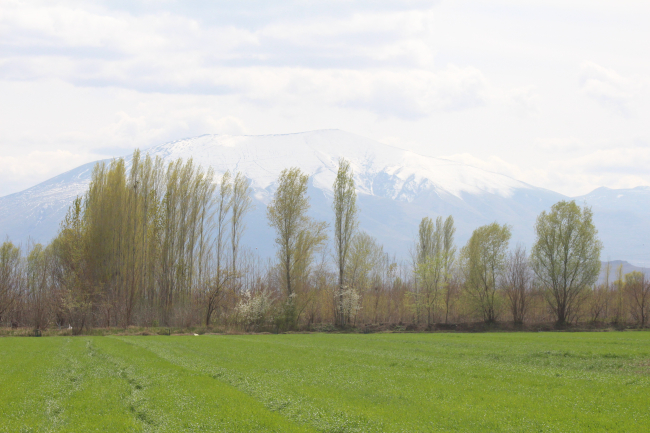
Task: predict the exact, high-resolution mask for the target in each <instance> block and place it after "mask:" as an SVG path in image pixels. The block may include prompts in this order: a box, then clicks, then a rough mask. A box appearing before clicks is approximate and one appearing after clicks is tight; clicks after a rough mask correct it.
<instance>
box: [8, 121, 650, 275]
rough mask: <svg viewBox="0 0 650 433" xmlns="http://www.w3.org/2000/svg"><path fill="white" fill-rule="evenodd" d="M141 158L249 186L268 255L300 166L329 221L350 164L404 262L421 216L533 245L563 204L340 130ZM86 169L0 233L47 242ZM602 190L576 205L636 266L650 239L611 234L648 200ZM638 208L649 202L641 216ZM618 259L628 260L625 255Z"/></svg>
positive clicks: (37, 199) (37, 196)
mask: <svg viewBox="0 0 650 433" xmlns="http://www.w3.org/2000/svg"><path fill="white" fill-rule="evenodd" d="M146 151H147V152H148V153H150V154H151V155H159V156H161V157H163V158H164V159H165V160H166V161H173V160H175V159H178V158H183V159H187V158H193V159H194V161H195V162H196V163H197V164H200V165H201V166H203V167H208V166H211V167H212V168H214V170H215V171H216V173H217V174H221V173H223V172H225V171H226V170H231V171H241V172H243V173H244V174H245V175H246V176H247V177H248V178H249V179H251V181H252V186H253V188H254V191H255V192H254V196H255V202H256V207H255V210H254V211H253V212H252V213H251V214H250V215H249V216H248V221H247V226H248V230H247V234H246V236H245V238H244V242H245V243H246V244H248V246H249V247H251V248H253V249H255V248H257V250H258V251H259V252H260V253H262V254H263V255H270V254H272V251H273V234H272V232H271V231H270V229H269V227H268V224H267V222H266V215H265V212H266V210H265V206H266V204H267V203H268V202H269V200H270V198H271V196H272V194H273V191H274V189H275V182H276V179H277V178H278V175H279V174H280V172H281V171H282V170H283V169H285V168H289V167H300V168H301V169H302V170H303V171H305V172H306V173H309V174H310V175H311V179H310V196H311V202H312V215H313V216H314V217H316V218H319V219H321V220H326V221H331V219H332V212H331V209H330V202H331V196H332V184H333V183H334V178H335V175H336V170H337V168H338V160H339V158H340V157H344V158H346V159H347V160H349V161H350V162H351V165H352V168H353V170H354V174H355V183H356V185H357V189H358V193H359V198H358V204H359V208H360V213H359V216H360V220H361V228H362V229H363V230H365V231H367V232H369V233H370V234H372V235H373V236H375V237H377V238H378V239H379V241H380V242H382V243H383V244H384V246H385V249H386V250H387V251H389V252H394V253H396V254H397V255H398V256H401V257H406V256H407V255H408V248H409V246H410V245H411V244H412V242H413V239H414V236H415V234H416V233H417V225H418V223H419V221H420V220H421V218H422V217H424V216H431V217H435V216H438V215H442V216H445V217H446V216H447V215H453V216H454V219H455V221H456V225H457V227H458V231H457V243H458V244H459V245H462V244H463V243H464V242H466V240H467V239H468V238H469V236H470V235H471V232H472V230H473V229H474V228H476V227H478V226H479V225H482V224H486V223H490V222H493V221H498V222H500V223H509V224H511V225H512V228H513V242H523V243H524V244H528V245H530V244H531V243H532V240H533V225H534V222H535V218H536V216H537V215H538V214H539V212H541V211H542V210H546V209H549V208H550V206H551V205H553V204H554V203H556V202H557V201H559V200H563V199H566V198H567V197H565V196H563V195H561V194H558V193H555V192H553V191H549V190H546V189H543V188H537V187H534V186H531V185H529V184H526V183H524V182H520V181H518V180H515V179H512V178H509V177H507V176H504V175H501V174H497V173H492V172H488V171H485V170H481V169H478V168H475V167H472V166H468V165H464V164H461V163H458V162H453V161H449V160H445V159H440V158H433V157H428V156H423V155H419V154H416V153H413V152H410V151H407V150H403V149H399V148H397V147H393V146H388V145H385V144H382V143H379V142H377V141H374V140H370V139H367V138H363V137H359V136H357V135H353V134H349V133H346V132H343V131H338V130H325V131H313V132H305V133H297V134H287V135H264V136H224V135H204V136H200V137H196V138H190V139H184V140H178V141H175V142H171V143H166V144H161V145H158V146H154V147H151V148H149V149H147V150H146ZM127 159H128V157H127ZM92 166H93V163H91V164H86V165H83V166H81V167H79V168H77V169H74V170H71V171H69V172H67V173H63V174H61V175H59V176H57V177H54V178H52V179H50V180H48V181H46V182H43V183H41V184H39V185H36V186H34V187H32V188H29V189H27V190H25V191H22V192H19V193H16V194H11V195H8V196H5V197H1V198H0V234H2V233H6V234H7V235H8V236H9V237H10V238H11V239H12V240H15V241H23V242H24V241H25V240H26V239H27V238H28V237H31V238H32V239H34V240H37V241H43V242H47V241H48V240H50V239H51V238H52V237H53V236H54V235H55V234H56V231H57V229H58V226H59V222H60V221H61V220H62V219H63V216H64V215H65V212H66V210H67V207H68V206H69V204H70V203H71V202H72V200H73V199H74V197H76V196H77V195H79V194H82V193H83V192H84V191H85V190H86V188H87V186H88V183H89V181H90V176H91V171H92ZM609 191H614V192H613V194H617V193H616V191H615V190H602V189H599V190H596V191H594V192H593V193H591V194H588V195H587V196H584V197H579V198H578V200H579V202H580V203H582V201H586V202H587V203H588V204H592V201H593V204H594V210H596V211H597V212H596V218H597V223H598V222H599V221H601V222H602V223H603V224H602V225H601V224H599V227H598V228H599V230H600V232H601V235H602V237H603V239H604V240H606V242H605V245H606V249H607V252H606V254H607V253H609V254H611V257H612V258H616V259H625V260H630V261H632V262H639V259H640V258H641V257H640V256H639V257H636V258H635V257H633V255H634V254H636V253H637V249H635V250H630V249H627V250H626V246H627V245H629V244H630V242H632V241H634V242H636V241H638V240H643V239H646V238H647V234H646V235H644V236H646V237H645V238H644V237H643V236H636V237H635V238H634V239H631V238H627V239H624V238H621V239H617V236H618V234H619V232H620V230H619V231H617V229H616V226H617V221H616V218H617V216H618V215H625V216H626V217H627V218H628V219H632V220H634V224H637V225H642V219H643V215H645V214H644V213H643V211H644V209H648V208H650V207H648V206H647V204H648V202H649V201H650V200H649V198H650V191H647V190H639V191H640V196H633V195H632V193H631V192H629V191H637V190H624V191H625V192H621V194H623V196H624V197H629V199H628V198H626V199H622V197H619V199H618V202H619V203H621V206H620V208H619V207H616V205H615V204H616V201H614V202H612V200H611V199H610V198H608V197H609V196H607V194H609ZM599 194H600V195H599ZM641 202H643V203H646V205H645V207H644V205H642V204H639V203H641ZM634 203H637V207H636V208H634V205H633V204H634ZM621 212H622V213H623V214H621ZM638 215H642V218H637V216H638ZM635 218H636V219H635ZM646 221H647V219H646ZM634 224H633V226H634ZM635 227H636V226H635ZM646 232H650V230H646ZM610 233H613V235H612V236H611V239H610V236H609V234H610ZM645 245H648V243H646V244H645ZM641 247H643V245H641ZM642 250H643V248H638V253H639V254H642V253H643V252H644V251H642ZM610 251H611V253H610ZM624 251H627V252H628V253H629V254H622V253H623V252H624ZM614 253H615V254H614ZM619 253H621V254H619Z"/></svg>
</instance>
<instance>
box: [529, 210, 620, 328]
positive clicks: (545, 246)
mask: <svg viewBox="0 0 650 433" xmlns="http://www.w3.org/2000/svg"><path fill="white" fill-rule="evenodd" d="M535 233H536V241H535V245H534V246H533V249H532V251H531V265H532V268H533V270H534V271H535V274H536V275H537V277H538V278H539V280H540V281H541V282H542V284H543V285H544V288H545V289H546V298H547V301H548V304H549V306H550V307H551V309H552V310H553V312H554V313H555V316H556V319H557V323H558V324H560V325H563V324H565V323H566V322H569V321H571V320H572V319H573V318H574V317H575V315H576V314H577V308H578V305H579V303H580V301H581V297H582V295H583V293H584V291H585V290H586V289H587V288H588V287H590V286H592V285H593V284H594V283H595V282H596V279H597V278H598V273H599V272H600V266H601V263H600V251H601V250H602V248H603V245H602V243H601V242H600V240H598V238H597V234H598V231H597V230H596V227H595V226H594V223H593V212H592V211H591V208H589V207H586V206H585V207H584V208H580V207H579V206H578V205H577V204H576V203H575V201H570V202H567V201H561V202H559V203H556V204H554V205H553V207H552V208H551V211H550V212H548V213H547V212H542V213H541V214H540V215H539V217H537V223H536V224H535ZM619 279H620V280H621V281H622V276H621V277H620V278H619Z"/></svg>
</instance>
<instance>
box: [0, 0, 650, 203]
mask: <svg viewBox="0 0 650 433" xmlns="http://www.w3.org/2000/svg"><path fill="white" fill-rule="evenodd" d="M648 23H650V2H648V1H627V0H617V1H598V0H590V1H579V0H578V1H570V0H563V1H560V0H557V1H556V0H529V1H525V2H523V1H521V0H500V1H487V0H486V1H464V0H456V1H419V0H400V1H381V0H365V1H349V0H328V1H310V0H302V1H289V0H285V1H282V2H274V1H270V0H260V1H252V0H239V1H236V2H234V1H228V2H226V1H210V2H206V1H192V0H185V1H173V0H159V1H153V0H128V1H126V0H125V1H120V0H113V1H106V2H101V1H98V2H90V1H61V2H56V1H43V2H39V1H29V2H25V1H15V0H0V196H4V195H7V194H11V193H14V192H18V191H21V190H23V189H25V188H28V187H30V186H33V185H35V184H37V183H39V182H41V181H44V180H46V179H49V178H50V177H52V176H54V175H57V174H59V173H61V172H64V171H66V170H69V169H72V168H75V167H77V166H79V165H81V164H82V163H86V162H90V161H94V160H98V159H106V158H111V157H116V156H121V155H126V154H129V153H131V151H132V150H133V149H135V148H141V149H144V148H147V147H149V146H152V145H156V144H160V143H164V142H168V141H172V140H176V139H180V138H187V137H192V136H198V135H201V134H235V135H238V134H252V135H258V134H283V133H293V132H301V131H310V130H317V129H332V128H334V129H342V130H345V131H348V132H352V133H355V134H358V135H361V136H364V137H368V138H372V139H376V140H379V141H381V142H384V143H387V144H391V145H394V146H397V147H400V148H404V149H409V150H413V151H415V152H418V153H421V154H425V155H429V156H437V157H444V158H449V159H453V160H457V161H461V162H465V163H467V164H470V165H474V166H477V167H480V168H484V169H486V170H490V171H494V172H498V173H502V174H505V175H508V176H511V177H514V178H516V179H519V180H522V181H525V182H528V183H530V184H532V185H535V186H539V187H544V188H548V189H551V190H554V191H557V192H560V193H563V194H566V195H569V196H578V195H582V194H586V193H588V192H590V191H591V190H593V189H595V188H597V187H600V186H605V187H609V188H632V187H636V186H641V185H650V122H649V120H650V49H649V48H648V41H650V26H649V25H648Z"/></svg>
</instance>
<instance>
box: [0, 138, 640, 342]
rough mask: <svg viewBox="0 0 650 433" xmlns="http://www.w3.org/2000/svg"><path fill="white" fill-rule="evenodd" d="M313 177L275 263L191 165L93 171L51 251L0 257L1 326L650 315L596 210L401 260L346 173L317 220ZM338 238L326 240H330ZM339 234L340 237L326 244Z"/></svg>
mask: <svg viewBox="0 0 650 433" xmlns="http://www.w3.org/2000/svg"><path fill="white" fill-rule="evenodd" d="M308 180H309V176H308V175H307V174H305V173H303V172H302V171H301V170H300V169H299V168H289V169H286V170H284V171H282V173H281V174H280V176H279V178H278V180H277V189H276V190H275V192H274V194H273V197H272V200H271V202H270V203H269V205H268V206H267V219H268V224H269V226H270V227H271V228H272V229H273V230H274V231H275V234H276V238H275V244H276V245H275V246H276V257H275V258H274V259H268V258H267V259H264V258H261V257H259V256H257V255H256V254H254V252H252V251H250V250H249V249H247V248H246V247H245V246H242V245H241V239H242V235H243V233H244V231H245V230H246V225H245V220H246V218H245V217H246V215H247V213H248V212H249V211H250V210H251V209H252V206H253V204H252V188H251V186H250V181H249V180H248V179H246V178H245V176H243V174H242V173H230V172H226V173H224V174H223V175H221V176H220V177H217V176H215V173H214V172H213V171H212V169H208V170H204V169H202V168H201V167H199V166H197V165H195V164H194V163H193V161H192V160H191V159H190V160H188V161H182V160H180V159H179V160H177V161H174V162H171V163H169V164H165V163H164V162H163V160H162V159H161V158H160V157H155V158H152V157H151V156H149V155H142V154H141V153H140V152H139V151H135V152H134V154H133V157H132V159H131V160H130V163H129V164H127V162H126V161H124V160H123V159H116V160H113V161H112V162H110V163H98V164H97V165H96V166H95V167H94V170H93V173H92V180H91V182H90V186H89V189H88V192H87V193H86V194H85V195H84V196H83V197H78V198H77V199H76V200H75V201H74V203H73V204H72V205H71V206H70V208H69V210H68V212H67V215H66V217H65V219H64V221H63V222H62V223H61V227H60V230H59V232H58V235H57V236H56V238H55V239H53V240H52V241H51V242H50V243H49V244H48V245H41V244H37V243H28V245H27V246H26V247H25V248H23V247H22V246H19V245H14V244H13V243H12V242H11V241H9V240H7V241H5V242H4V243H3V244H2V245H1V246H0V325H2V326H13V327H17V326H28V327H34V328H37V329H44V328H47V327H56V326H58V327H71V328H72V330H73V332H74V333H80V332H83V331H84V330H89V329H91V328H94V327H128V326H132V325H137V326H152V327H158V326H161V327H162V326H164V327H192V326H206V327H217V328H220V329H239V330H247V331H250V330H254V331H258V330H275V331H284V330H291V329H333V328H335V327H336V328H346V327H359V326H364V325H379V326H387V325H390V326H402V327H410V328H412V329H432V328H434V327H435V326H440V324H444V325H451V324H457V323H470V322H477V321H480V322H485V323H495V322H504V321H508V322H512V323H514V324H516V325H522V324H524V323H547V322H555V323H556V324H558V325H561V326H562V325H566V324H570V323H578V322H601V323H613V324H636V325H638V326H641V327H644V326H646V325H647V323H648V316H649V314H650V281H648V279H647V278H646V276H645V275H644V274H642V273H640V272H632V273H629V274H626V275H623V272H622V268H619V269H616V270H612V269H610V268H609V266H608V267H607V269H606V275H605V278H604V281H601V282H599V283H598V277H599V274H600V272H601V262H600V252H601V250H602V243H601V242H600V240H599V239H598V237H597V230H596V228H595V226H594V223H593V214H592V211H591V209H590V208H588V207H586V206H585V207H580V206H578V205H577V204H576V203H575V202H573V201H562V202H559V203H557V204H555V205H554V206H553V207H552V208H551V209H550V210H549V211H548V212H546V211H545V212H542V213H541V214H540V215H539V216H538V218H537V222H536V224H535V233H536V240H535V243H534V245H533V247H532V249H531V250H530V252H528V251H526V249H525V248H524V247H523V246H521V245H515V246H514V247H511V245H510V239H511V227H509V226H508V225H506V224H503V225H501V224H499V223H497V222H494V223H492V224H488V225H485V226H482V227H478V228H477V229H475V230H474V232H473V233H472V236H471V237H470V239H469V240H468V242H467V243H466V245H464V246H462V247H460V248H459V247H458V246H457V245H456V243H455V238H454V236H455V231H456V228H455V225H454V219H453V217H452V216H448V217H447V218H443V217H440V216H438V217H437V218H435V219H433V218H430V217H428V216H425V217H423V218H422V220H421V222H420V224H419V227H418V233H417V237H416V239H414V241H413V245H412V248H411V249H410V257H409V259H407V260H397V259H396V257H395V256H391V255H390V254H389V253H388V252H386V251H385V250H384V246H382V245H380V244H379V243H378V241H377V240H376V239H375V238H373V237H372V236H370V235H369V234H367V233H365V232H363V231H362V230H360V228H359V221H358V213H359V209H358V207H357V203H356V198H357V196H356V189H355V184H354V179H353V172H352V168H351V166H350V164H349V162H347V161H346V160H344V159H341V160H340V161H339V167H338V172H337V176H336V179H335V182H334V184H333V200H332V219H331V221H316V220H314V219H313V218H311V217H310V216H309V214H308V211H309V208H310V201H309V196H308V195H307V185H308ZM330 229H331V231H330ZM330 235H333V236H332V237H331V238H330Z"/></svg>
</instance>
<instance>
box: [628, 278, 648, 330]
mask: <svg viewBox="0 0 650 433" xmlns="http://www.w3.org/2000/svg"><path fill="white" fill-rule="evenodd" d="M625 292H626V293H627V295H628V298H629V303H630V313H631V314H632V317H633V318H634V320H636V322H637V323H638V324H639V326H640V327H641V328H643V327H645V325H646V323H647V321H648V316H649V315H650V281H649V280H648V278H647V277H646V275H645V274H644V273H642V272H638V271H633V272H630V273H629V274H627V275H625Z"/></svg>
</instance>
